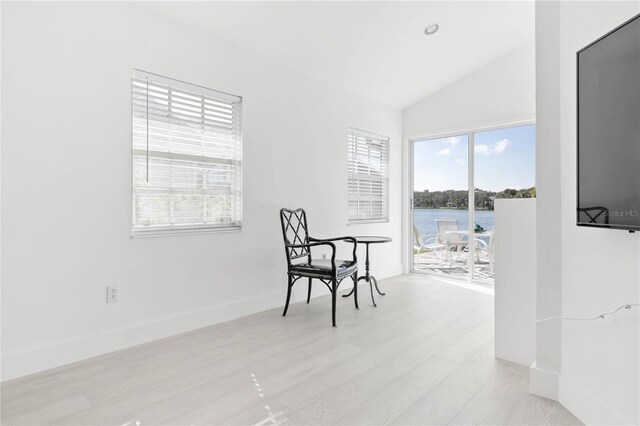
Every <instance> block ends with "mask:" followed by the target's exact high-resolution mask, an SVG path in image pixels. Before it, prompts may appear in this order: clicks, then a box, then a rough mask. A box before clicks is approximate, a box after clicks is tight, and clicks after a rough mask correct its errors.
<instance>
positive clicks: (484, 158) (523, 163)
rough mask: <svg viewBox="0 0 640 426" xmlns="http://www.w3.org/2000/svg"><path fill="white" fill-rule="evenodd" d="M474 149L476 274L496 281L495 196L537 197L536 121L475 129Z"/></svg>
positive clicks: (489, 281) (490, 281)
mask: <svg viewBox="0 0 640 426" xmlns="http://www.w3.org/2000/svg"><path fill="white" fill-rule="evenodd" d="M474 151H475V152H474V186H475V192H474V194H475V206H474V207H475V209H474V213H475V214H474V216H475V232H474V238H473V239H474V244H475V248H476V256H475V259H474V263H473V265H474V267H473V278H474V279H477V280H482V281H485V282H487V283H490V284H493V277H494V264H493V260H494V258H493V243H494V236H495V235H496V234H495V231H496V226H495V223H494V200H495V199H496V198H531V197H535V195H536V188H535V176H536V174H535V169H536V165H535V158H536V152H535V151H536V127H535V125H533V124H532V125H527V126H518V127H509V128H505V129H498V130H491V131H487V132H478V133H475V134H474ZM497 232H498V233H499V232H500V231H499V229H498V230H497Z"/></svg>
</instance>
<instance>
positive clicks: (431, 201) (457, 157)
mask: <svg viewBox="0 0 640 426" xmlns="http://www.w3.org/2000/svg"><path fill="white" fill-rule="evenodd" d="M470 135H471V133H462V134H459V135H456V136H451V137H444V138H435V139H425V140H422V141H416V142H414V143H413V169H414V175H413V187H414V188H415V191H414V193H413V206H414V212H413V223H414V225H415V227H416V229H417V230H418V231H419V232H418V233H416V234H415V237H414V249H413V253H414V269H415V270H419V271H425V272H429V273H437V274H445V275H448V276H457V277H460V278H472V279H481V280H484V281H485V282H489V283H492V282H493V272H494V265H493V262H494V257H493V243H494V235H495V234H494V230H495V229H494V228H499V227H500V224H495V223H494V219H495V212H494V202H495V200H496V199H500V198H531V197H535V196H536V189H535V125H522V126H514V127H505V128H499V129H495V130H487V131H479V132H474V133H473V136H474V137H473V144H471V143H470ZM470 150H472V151H473V152H470ZM469 162H471V164H469ZM471 170H472V171H473V178H472V179H471V182H470V179H469V172H470V171H471ZM469 185H472V188H473V189H472V191H473V196H474V201H473V203H471V205H470V204H469V195H470V194H469V190H468V188H469ZM469 209H473V211H474V222H475V224H477V225H480V226H481V227H482V228H483V229H484V230H485V231H486V232H474V233H473V234H472V235H469V234H468V232H467V231H468V228H469ZM438 220H448V221H455V222H448V223H446V222H444V223H441V229H440V230H438V225H437V223H436V221H438ZM456 222H457V225H456ZM499 233H500V231H499V230H498V235H499ZM420 237H422V238H420ZM471 256H472V257H471Z"/></svg>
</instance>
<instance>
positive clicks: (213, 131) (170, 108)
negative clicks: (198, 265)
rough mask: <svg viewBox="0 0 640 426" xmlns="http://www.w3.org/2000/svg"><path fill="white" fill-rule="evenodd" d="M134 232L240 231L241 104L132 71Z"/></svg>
mask: <svg viewBox="0 0 640 426" xmlns="http://www.w3.org/2000/svg"><path fill="white" fill-rule="evenodd" d="M131 108H132V129H133V136H132V149H133V152H132V155H133V175H132V176H133V191H132V192H133V200H132V210H133V230H132V231H133V234H134V235H144V234H145V233H163V232H167V233H170V232H176V231H177V232H182V231H189V230H200V229H239V228H240V227H241V226H242V127H241V121H242V119H241V113H242V111H241V109H242V98H240V97H239V96H233V95H229V94H226V93H222V92H217V91H215V90H211V89H207V88H204V87H200V86H195V85H192V84H188V83H184V82H181V81H178V80H173V79H170V78H166V77H161V76H158V75H155V74H150V73H146V72H143V71H138V70H134V72H133V77H132V79H131Z"/></svg>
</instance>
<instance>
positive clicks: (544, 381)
mask: <svg viewBox="0 0 640 426" xmlns="http://www.w3.org/2000/svg"><path fill="white" fill-rule="evenodd" d="M529 371H530V381H529V391H530V392H531V393H532V394H534V395H538V396H541V397H543V398H548V399H553V400H554V401H558V402H560V403H561V404H562V405H563V406H564V407H565V408H566V409H567V410H569V411H570V412H571V413H572V414H573V415H574V416H576V417H577V418H578V419H579V420H580V421H581V422H583V423H584V424H587V425H627V424H628V425H632V424H637V420H635V419H627V418H624V416H623V415H622V414H620V413H619V412H618V411H617V410H615V409H614V408H613V407H611V406H610V405H609V404H607V403H606V402H605V401H603V400H602V399H601V398H599V397H598V396H596V395H594V394H593V393H591V392H589V391H588V390H587V389H585V388H583V387H580V386H576V385H575V384H574V383H571V382H569V381H568V380H567V379H566V378H565V377H564V376H563V375H562V374H559V373H558V372H555V371H550V370H545V369H542V368H538V367H537V366H536V363H535V362H534V363H533V364H531V367H530V369H529Z"/></svg>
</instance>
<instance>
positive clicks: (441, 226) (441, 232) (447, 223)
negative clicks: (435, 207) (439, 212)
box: [436, 219, 460, 243]
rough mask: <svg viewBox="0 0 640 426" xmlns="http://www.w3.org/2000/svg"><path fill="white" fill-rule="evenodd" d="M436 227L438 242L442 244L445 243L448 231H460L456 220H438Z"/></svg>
mask: <svg viewBox="0 0 640 426" xmlns="http://www.w3.org/2000/svg"><path fill="white" fill-rule="evenodd" d="M436 226H437V227H438V242H440V243H444V242H445V239H446V235H447V234H446V233H447V231H459V230H460V227H459V226H458V221H457V220H456V219H436ZM456 238H457V237H456Z"/></svg>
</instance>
